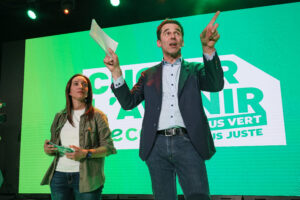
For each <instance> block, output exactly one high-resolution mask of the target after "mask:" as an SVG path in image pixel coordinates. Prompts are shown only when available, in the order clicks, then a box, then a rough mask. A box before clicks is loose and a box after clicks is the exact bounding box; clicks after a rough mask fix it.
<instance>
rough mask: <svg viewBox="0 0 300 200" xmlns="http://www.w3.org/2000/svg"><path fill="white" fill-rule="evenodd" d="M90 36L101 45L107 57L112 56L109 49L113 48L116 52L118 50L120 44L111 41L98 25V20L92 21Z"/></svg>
mask: <svg viewBox="0 0 300 200" xmlns="http://www.w3.org/2000/svg"><path fill="white" fill-rule="evenodd" d="M90 36H91V37H92V38H93V39H94V40H95V41H96V42H97V43H98V44H99V46H100V47H101V48H102V49H103V50H104V51H105V53H106V54H107V55H109V56H110V57H111V55H110V53H109V52H108V48H111V49H112V50H113V51H114V52H116V50H117V46H118V42H116V41H114V40H113V39H111V38H110V37H109V36H108V35H107V34H106V33H105V32H104V31H103V30H102V29H101V27H100V26H99V25H98V24H97V22H96V20H95V19H93V20H92V25H91V30H90Z"/></svg>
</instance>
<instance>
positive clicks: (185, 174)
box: [104, 11, 224, 200]
mask: <svg viewBox="0 0 300 200" xmlns="http://www.w3.org/2000/svg"><path fill="white" fill-rule="evenodd" d="M219 13H220V12H219V11H218V12H217V13H216V14H215V16H214V17H213V18H212V20H211V21H210V23H209V24H208V25H207V27H206V28H205V29H204V30H203V32H202V33H201V35H200V40H201V43H202V49H203V53H204V66H203V65H202V64H200V63H189V62H186V61H185V60H183V59H182V58H181V48H182V47H183V44H184V42H183V34H184V32H183V28H182V26H181V25H180V23H179V22H177V21H175V20H168V19H167V20H165V21H163V22H162V23H161V24H160V25H159V26H158V28H157V46H158V47H160V48H161V49H162V52H163V61H162V62H161V63H160V64H158V65H156V66H154V67H151V68H149V69H148V70H146V71H144V72H143V73H142V74H141V77H140V78H139V80H138V82H137V83H136V84H135V86H134V87H133V89H132V90H131V91H130V90H129V88H128V86H127V84H126V82H125V81H124V79H123V77H122V72H121V69H120V65H119V60H118V56H117V55H116V54H115V53H114V52H113V51H111V50H109V51H110V54H111V55H112V57H109V56H106V57H105V58H104V63H105V65H106V67H107V68H108V69H109V70H110V71H111V73H112V77H113V81H114V83H113V84H112V90H113V92H114V94H115V96H116V97H117V99H118V101H119V102H120V104H121V106H122V108H123V109H127V110H128V109H133V108H134V107H136V106H137V105H138V104H140V103H141V102H142V101H143V100H144V101H145V114H144V119H143V125H142V131H141V138H140V157H141V159H142V160H144V161H146V164H147V166H148V168H149V172H150V176H151V181H152V190H153V194H154V197H155V199H156V200H175V199H177V192H176V175H177V176H178V180H179V183H180V185H181V187H182V190H183V193H184V196H185V198H186V199H188V200H192V199H197V200H201V199H203V200H206V199H210V197H209V187H208V180H207V172H206V168H205V162H204V160H207V159H210V158H211V157H212V155H213V154H214V153H215V147H214V143H213V139H212V136H211V133H210V130H209V125H208V121H207V118H206V115H205V112H204V109H203V105H202V99H201V93H200V91H201V90H203V91H210V92H218V91H220V90H222V89H223V87H224V79H223V71H222V68H221V64H220V60H219V57H218V55H217V53H216V50H215V43H216V42H217V41H218V39H219V37H220V35H219V33H218V31H217V27H218V24H215V25H214V22H215V20H216V19H217V17H218V15H219Z"/></svg>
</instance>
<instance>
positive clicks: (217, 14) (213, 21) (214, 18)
mask: <svg viewBox="0 0 300 200" xmlns="http://www.w3.org/2000/svg"><path fill="white" fill-rule="evenodd" d="M219 14H220V11H217V12H216V14H215V15H214V16H213V18H212V19H211V20H210V22H209V24H211V25H213V24H214V23H215V21H216V19H217V17H218V16H219Z"/></svg>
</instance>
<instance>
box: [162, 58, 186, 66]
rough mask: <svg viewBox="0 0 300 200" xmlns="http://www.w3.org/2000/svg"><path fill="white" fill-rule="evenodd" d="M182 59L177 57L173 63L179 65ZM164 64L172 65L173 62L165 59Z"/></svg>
mask: <svg viewBox="0 0 300 200" xmlns="http://www.w3.org/2000/svg"><path fill="white" fill-rule="evenodd" d="M181 61H182V57H180V58H177V60H176V61H175V62H174V63H173V65H179V64H181ZM162 65H171V63H169V62H167V61H165V60H164V59H163V60H162Z"/></svg>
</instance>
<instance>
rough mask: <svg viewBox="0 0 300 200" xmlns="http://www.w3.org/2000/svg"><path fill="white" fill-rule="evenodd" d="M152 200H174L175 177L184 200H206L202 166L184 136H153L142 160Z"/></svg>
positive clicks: (207, 198)
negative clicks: (147, 174)
mask: <svg viewBox="0 0 300 200" xmlns="http://www.w3.org/2000/svg"><path fill="white" fill-rule="evenodd" d="M146 164H147V166H148V168H149V172H150V176H151V181H152V190H153V195H154V198H155V200H176V199H177V191H176V175H177V176H178V180H179V184H180V186H181V188H182V191H183V193H184V197H185V199H186V200H209V199H210V196H209V186H208V179H207V172H206V167H205V162H204V160H203V159H202V158H201V156H200V155H199V154H198V153H197V152H196V150H195V149H194V147H193V145H192V144H191V141H190V139H189V137H188V135H184V136H179V135H177V136H164V135H159V134H158V135H157V138H156V141H155V144H154V146H153V149H152V151H151V154H150V155H149V157H148V159H147V160H146Z"/></svg>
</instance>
